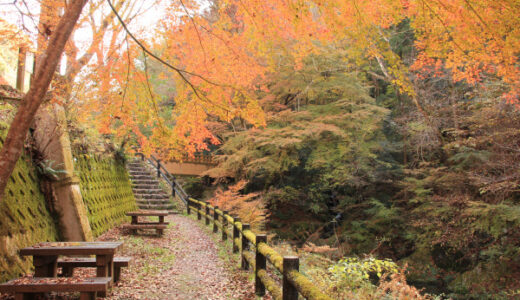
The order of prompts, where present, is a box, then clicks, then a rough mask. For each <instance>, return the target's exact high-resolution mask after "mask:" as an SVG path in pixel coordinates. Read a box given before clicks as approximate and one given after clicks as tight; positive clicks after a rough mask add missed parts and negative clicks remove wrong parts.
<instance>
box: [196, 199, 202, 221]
mask: <svg viewBox="0 0 520 300" xmlns="http://www.w3.org/2000/svg"><path fill="white" fill-rule="evenodd" d="M198 207H199V209H198V210H197V220H200V219H202V215H201V214H200V211H201V210H202V204H200V203H199V205H198Z"/></svg>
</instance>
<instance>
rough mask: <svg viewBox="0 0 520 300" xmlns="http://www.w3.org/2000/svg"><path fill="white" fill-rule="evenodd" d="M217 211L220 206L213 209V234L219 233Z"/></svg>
mask: <svg viewBox="0 0 520 300" xmlns="http://www.w3.org/2000/svg"><path fill="white" fill-rule="evenodd" d="M217 209H218V206H215V207H214V208H213V232H214V233H215V232H218V227H217V221H218V214H217Z"/></svg>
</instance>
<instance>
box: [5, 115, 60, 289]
mask: <svg viewBox="0 0 520 300" xmlns="http://www.w3.org/2000/svg"><path fill="white" fill-rule="evenodd" d="M6 133H7V129H6V126H4V125H2V124H0V146H1V145H2V144H3V141H4V138H5V135H6ZM57 240H59V232H58V226H57V225H56V224H55V221H54V218H53V217H52V216H51V214H50V213H49V209H48V208H47V206H46V203H45V198H44V196H43V194H42V193H41V191H40V186H39V179H38V176H37V173H36V171H35V169H34V167H33V166H32V164H31V161H30V159H29V158H28V156H26V155H22V157H21V158H20V159H19V160H18V163H17V164H16V167H15V169H14V171H13V174H12V175H11V178H10V179H9V182H8V183H7V187H6V190H5V194H4V197H3V199H2V201H1V202H0V282H4V281H7V280H9V279H12V278H14V277H17V276H19V275H21V274H24V273H27V272H30V271H31V267H32V260H31V259H30V258H24V257H20V256H19V255H18V249H20V248H23V247H27V246H32V245H33V244H36V243H39V242H44V241H57Z"/></svg>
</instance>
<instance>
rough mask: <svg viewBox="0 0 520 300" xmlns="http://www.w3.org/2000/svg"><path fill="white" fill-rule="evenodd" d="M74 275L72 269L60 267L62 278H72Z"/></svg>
mask: <svg viewBox="0 0 520 300" xmlns="http://www.w3.org/2000/svg"><path fill="white" fill-rule="evenodd" d="M73 274H74V268H71V267H61V276H63V277H72V275H73Z"/></svg>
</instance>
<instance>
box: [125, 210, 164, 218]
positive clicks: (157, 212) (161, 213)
mask: <svg viewBox="0 0 520 300" xmlns="http://www.w3.org/2000/svg"><path fill="white" fill-rule="evenodd" d="M168 214H169V213H168V211H167V210H136V211H131V212H127V213H126V215H127V216H129V217H131V216H141V217H153V216H156V217H159V216H167V215H168Z"/></svg>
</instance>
